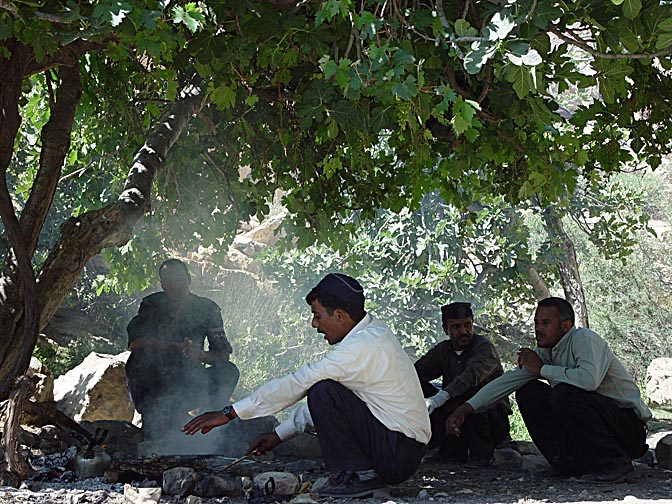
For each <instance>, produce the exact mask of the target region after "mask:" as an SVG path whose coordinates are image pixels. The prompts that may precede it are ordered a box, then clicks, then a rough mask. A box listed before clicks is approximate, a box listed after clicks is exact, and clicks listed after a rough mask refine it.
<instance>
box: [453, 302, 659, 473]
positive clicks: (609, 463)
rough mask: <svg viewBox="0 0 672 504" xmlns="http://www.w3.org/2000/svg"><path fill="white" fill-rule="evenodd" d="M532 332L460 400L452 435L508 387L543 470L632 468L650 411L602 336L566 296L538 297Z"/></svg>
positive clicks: (642, 445)
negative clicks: (510, 363) (495, 374)
mask: <svg viewBox="0 0 672 504" xmlns="http://www.w3.org/2000/svg"><path fill="white" fill-rule="evenodd" d="M534 332H535V336H536V339H537V350H536V352H535V351H534V350H532V349H530V348H521V349H520V352H519V354H518V366H519V367H518V368H517V369H513V370H511V371H507V372H506V373H504V374H503V375H502V376H501V377H499V378H498V379H496V380H494V381H492V382H490V383H489V384H488V385H487V386H486V387H484V388H482V389H481V390H480V391H479V392H478V393H477V394H476V395H475V396H474V397H472V398H471V399H469V401H467V402H466V403H464V404H463V405H462V406H460V407H459V408H458V409H457V410H456V411H455V412H454V413H453V414H452V415H451V416H450V418H449V419H448V422H447V424H448V429H449V431H450V432H453V433H454V434H455V435H459V434H460V432H461V428H462V425H463V423H464V425H466V418H467V417H468V416H469V415H471V414H473V413H474V412H480V411H483V410H485V409H487V408H489V407H490V406H491V405H492V404H494V403H495V402H497V401H499V400H501V399H502V398H503V397H506V396H508V395H509V394H510V393H511V392H514V391H516V402H517V403H518V407H519V408H520V412H521V414H522V416H523V420H524V421H525V425H526V426H527V430H528V432H529V433H530V436H531V437H532V440H533V441H534V443H535V444H536V445H537V447H538V448H539V450H540V451H541V453H542V454H543V455H544V457H545V458H546V459H547V460H548V462H549V463H550V464H551V466H552V469H551V470H550V471H545V472H544V473H543V474H542V475H543V476H565V477H570V476H579V480H580V481H584V482H596V483H616V482H621V481H625V480H627V479H628V478H629V477H630V476H631V474H632V472H633V471H634V468H633V466H632V462H631V460H632V459H635V458H638V457H641V456H642V455H644V454H645V453H646V450H647V448H648V447H647V445H646V422H647V421H648V420H649V419H650V418H651V412H650V411H649V409H648V408H647V407H646V405H645V404H644V402H643V401H642V398H641V395H640V392H639V388H638V387H637V384H636V383H635V381H634V380H633V379H632V377H631V376H630V374H629V373H628V371H627V370H626V369H625V367H624V366H623V364H622V363H621V362H620V361H619V360H618V358H617V357H616V356H615V355H614V352H613V351H612V350H611V349H610V348H609V346H608V345H607V343H606V341H604V339H602V338H601V337H600V336H599V335H598V334H596V333H595V332H593V331H591V330H590V329H585V328H577V327H575V326H574V310H573V309H572V305H571V304H569V303H568V302H567V301H566V300H564V299H562V298H557V297H551V298H546V299H543V300H542V301H540V302H539V303H538V305H537V310H536V312H535V315H534ZM539 378H541V379H544V380H547V381H548V383H544V382H542V381H540V380H539Z"/></svg>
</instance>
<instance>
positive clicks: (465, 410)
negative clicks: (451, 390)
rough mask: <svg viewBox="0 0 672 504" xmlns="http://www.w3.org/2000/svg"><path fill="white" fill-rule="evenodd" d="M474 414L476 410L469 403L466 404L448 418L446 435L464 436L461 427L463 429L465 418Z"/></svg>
mask: <svg viewBox="0 0 672 504" xmlns="http://www.w3.org/2000/svg"><path fill="white" fill-rule="evenodd" d="M473 412H474V408H473V407H472V406H471V404H469V403H464V404H462V405H461V406H460V407H459V408H457V409H456V410H455V411H453V414H452V415H450V416H449V417H448V418H446V434H448V435H449V436H459V435H460V434H462V431H461V430H460V427H462V424H463V423H464V420H465V418H466V417H467V416H468V415H471V414H472V413H473Z"/></svg>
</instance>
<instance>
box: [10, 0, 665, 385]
mask: <svg viewBox="0 0 672 504" xmlns="http://www.w3.org/2000/svg"><path fill="white" fill-rule="evenodd" d="M671 53H672V6H671V5H669V4H668V3H667V2H656V1H644V2H642V1H641V0H601V1H597V2H590V3H583V2H554V1H553V0H520V1H513V2H509V3H502V2H498V1H488V0H479V1H474V0H462V1H458V2H454V3H451V4H449V5H448V4H445V3H444V2H441V1H436V2H428V3H420V2H415V1H410V0H409V1H403V2H391V3H390V2H383V1H378V0H368V1H362V2H351V1H350V0H326V1H324V2H314V1H308V2H299V3H297V2H290V1H286V0H263V1H262V0H249V1H244V2H242V1H226V2H222V1H217V0H206V1H203V2H187V1H178V2H165V1H159V2H156V1H142V0H123V1H122V0H100V1H87V2H79V3H73V2H66V1H62V0H56V1H54V2H49V3H46V4H39V3H30V2H24V1H22V0H8V1H4V2H2V4H0V107H1V108H2V111H3V114H4V115H3V123H2V126H1V129H0V168H2V170H3V174H4V175H5V177H4V180H6V181H7V182H8V187H0V189H2V190H1V191H0V196H1V198H0V203H1V204H0V210H1V211H2V219H3V225H4V227H5V230H6V231H7V237H8V244H9V245H11V247H13V249H14V252H15V255H11V254H8V255H6V259H7V264H6V268H5V271H4V272H3V277H4V278H3V281H6V283H7V285H9V286H10V287H9V288H8V290H7V292H6V293H5V295H6V298H3V304H2V309H0V326H2V332H3V334H6V338H7V340H8V344H7V345H3V348H4V349H5V350H4V351H2V352H0V396H2V395H3V394H5V393H6V390H7V386H8V383H9V381H8V379H9V378H11V377H12V376H15V375H16V373H18V372H20V370H21V368H25V366H26V365H27V357H28V353H29V350H30V347H32V346H33V345H34V341H35V337H36V333H37V328H38V326H40V327H42V326H44V324H45V323H46V321H47V320H48V318H49V317H50V316H51V314H52V313H53V311H54V310H55V307H56V306H58V304H59V303H60V301H61V299H62V297H63V296H64V295H65V293H66V292H67V288H68V287H69V286H71V285H72V282H74V279H75V278H76V275H77V273H78V272H79V271H81V269H82V268H83V265H84V264H85V262H86V259H87V258H88V257H90V256H92V255H94V254H96V253H98V252H99V251H100V250H101V249H104V248H107V247H118V246H122V248H121V249H119V253H118V255H117V257H115V258H114V260H113V261H112V264H113V272H119V271H124V270H128V269H134V270H135V272H136V273H140V276H135V277H115V280H114V282H117V284H118V286H119V287H120V288H124V287H125V288H133V287H140V286H142V285H143V284H146V283H147V278H148V277H149V276H150V272H152V271H153V269H154V267H155V264H156V262H157V259H158V257H157V256H159V255H163V254H164V253H165V251H183V250H194V249H196V248H197V247H198V246H202V247H208V248H212V249H213V250H214V251H215V253H216V254H220V256H221V255H222V254H223V252H224V250H225V244H226V243H227V242H228V241H229V240H230V239H231V236H232V234H233V233H234V232H235V230H236V228H237V224H238V222H239V221H240V220H241V219H244V218H246V217H248V216H249V215H252V214H255V215H257V216H262V215H264V214H266V213H267V212H268V211H269V204H270V203H269V201H270V199H271V198H272V197H273V196H274V195H278V197H280V198H281V200H282V203H283V205H284V206H285V207H286V208H287V209H288V210H289V212H290V218H289V219H287V220H286V221H285V228H286V230H287V231H288V235H289V236H291V237H295V238H296V240H297V241H296V242H295V243H296V244H298V245H299V246H307V245H310V244H312V243H313V242H314V241H315V240H322V241H325V242H330V243H332V244H335V245H337V246H341V247H343V246H344V244H345V243H347V242H346V239H345V238H346V237H347V235H349V234H350V233H352V232H354V231H355V230H356V229H357V226H358V224H359V221H365V220H367V219H373V218H374V217H376V216H377V215H378V214H379V213H380V212H385V211H388V210H389V211H392V212H400V211H402V209H404V208H408V209H409V210H408V212H410V213H412V212H414V211H416V210H417V209H418V208H420V206H421V202H422V201H423V199H424V198H425V197H426V195H428V194H436V195H438V196H440V198H441V199H442V201H443V202H444V203H445V204H447V205H451V206H452V207H454V208H456V209H458V210H457V211H461V212H466V213H465V214H464V215H463V217H461V218H465V219H468V220H472V221H478V219H479V218H480V214H479V208H478V205H486V206H487V205H490V204H491V203H490V201H493V202H497V204H500V202H509V203H513V202H516V203H517V202H528V201H529V200H530V198H534V199H535V203H534V204H535V205H539V206H540V207H543V208H545V207H547V206H548V205H549V203H555V202H557V201H558V200H559V199H563V198H564V200H563V201H569V200H570V198H571V195H574V194H576V189H577V188H578V187H579V185H578V184H579V183H580V181H581V180H584V179H585V180H586V183H587V184H588V185H590V184H596V183H600V182H603V177H604V176H605V174H609V173H611V172H614V171H619V170H624V169H628V168H632V167H638V166H641V165H644V164H648V165H650V166H652V167H654V168H655V167H656V166H658V164H659V163H660V157H661V154H663V153H665V152H666V151H667V150H668V149H669V143H670V131H671V130H670V124H669V121H668V120H667V119H668V117H669V116H670V100H669V98H670V96H669V95H670V92H671V90H672V85H670V84H671V82H670V72H669V70H670V68H672V63H671V56H670V54H671ZM577 94H579V95H580V96H581V97H582V98H583V99H582V100H581V101H576V100H572V101H569V100H568V96H569V95H571V96H575V95H577ZM196 114H197V115H198V119H197V120H196V121H193V120H192V121H189V118H191V117H192V116H193V115H196ZM157 123H160V124H159V126H158V129H154V130H153V131H154V134H153V135H151V136H150V137H151V141H149V140H148V138H150V137H148V136H147V135H148V131H149V130H150V127H156V124H157ZM178 137H180V142H179V144H178V145H177V147H178V148H177V149H173V150H172V151H171V154H170V157H169V158H168V151H169V150H170V148H171V147H172V145H173V143H174V142H176V141H177V139H178ZM146 141H147V143H146ZM143 144H144V147H143ZM133 156H135V157H133ZM131 159H133V160H134V161H133V162H131ZM129 166H131V168H130V170H129ZM10 194H11V198H10ZM119 194H121V196H119ZM155 195H156V197H154V196H155ZM52 201H53V202H54V203H55V205H53V206H51V213H50V214H47V211H46V210H47V209H48V208H49V207H50V204H51V203H52ZM526 204H527V203H526ZM562 204H564V203H562ZM150 209H151V212H152V217H151V218H150V219H148V220H147V221H146V224H145V225H144V226H143V228H142V229H140V230H139V232H138V233H136V235H135V238H134V239H133V241H132V242H130V243H127V242H128V240H129V239H130V238H131V236H132V230H133V227H134V225H135V222H136V221H137V220H138V219H139V217H140V215H142V214H143V213H145V212H147V211H149V210H150ZM560 210H561V213H562V208H561V209H560ZM410 213H409V214H408V215H410ZM15 214H19V215H20V219H21V220H20V222H18V221H17V219H16V215H15ZM61 222H65V225H64V226H63V227H62V228H61V230H60V232H59V233H58V234H53V230H54V229H56V226H57V225H58V224H59V223H61ZM42 229H45V232H43V233H41V234H40V231H41V230H42ZM439 234H440V233H439ZM416 236H417V239H418V240H419V242H418V243H413V244H412V247H413V248H414V249H416V250H417V249H418V247H420V248H422V243H423V238H422V236H419V235H416ZM486 241H487V240H486ZM24 242H25V243H24ZM491 245H492V244H490V243H484V244H483V248H487V247H489V246H491ZM15 259H16V262H15ZM31 260H32V263H33V265H34V266H35V267H36V268H37V270H38V271H39V275H38V284H37V287H35V285H34V276H35V275H34V272H33V271H32V270H31V268H30V261H31ZM17 265H18V266H17ZM445 268H448V270H449V269H450V265H449V264H447V265H446V266H445ZM448 270H447V271H448ZM129 278H130V279H131V280H129ZM139 278H140V280H138V279H139ZM19 279H20V280H19ZM35 291H36V292H35ZM22 301H25V302H23V303H22ZM38 307H39V309H40V310H41V312H40V313H38V314H37V318H38V319H39V320H38V323H37V325H35V324H34V323H33V322H32V321H33V320H34V319H35V318H36V317H35V316H33V315H34V314H33V313H32V311H31V310H36V309H38ZM24 310H25V315H26V318H25V320H24V319H23V316H24ZM26 321H27V322H26ZM24 328H26V334H25V336H24V337H22V339H21V338H19V339H17V338H18V336H17V333H20V332H22V331H23V330H24ZM17 354H18V355H19V358H17Z"/></svg>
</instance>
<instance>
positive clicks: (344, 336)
mask: <svg viewBox="0 0 672 504" xmlns="http://www.w3.org/2000/svg"><path fill="white" fill-rule="evenodd" d="M306 302H307V303H308V304H309V305H310V307H311V310H312V313H313V319H312V326H313V327H314V328H315V329H317V332H318V333H319V334H323V335H324V339H325V340H326V341H327V343H329V344H330V345H335V347H334V349H333V350H332V351H331V352H329V353H328V354H327V355H326V356H325V357H323V358H322V359H321V360H319V361H317V362H313V363H311V364H305V365H303V366H301V367H300V368H299V369H298V370H297V371H295V372H293V373H290V374H288V375H286V376H283V377H281V378H276V379H275V380H271V381H270V382H268V383H266V384H265V385H262V386H261V387H260V388H258V389H257V390H256V391H254V392H253V393H252V394H250V396H248V397H246V398H245V399H242V400H240V401H237V402H235V403H234V404H233V405H230V406H226V407H225V408H224V409H223V410H222V411H214V412H209V413H204V414H203V415H200V416H198V417H196V418H194V419H193V420H192V421H191V422H189V423H188V424H186V425H185V426H184V427H183V429H182V430H183V432H184V433H185V434H188V435H193V434H195V433H197V432H199V431H200V432H202V433H203V434H206V433H208V432H209V431H210V430H211V429H212V428H213V427H217V426H220V425H225V424H227V423H228V422H230V421H231V420H233V419H234V418H236V417H237V416H239V417H240V418H242V419H251V418H256V417H260V416H264V415H272V414H274V413H277V412H279V411H281V410H282V409H284V408H286V407H288V406H290V405H292V404H294V403H296V402H297V401H299V400H300V399H302V398H303V397H306V396H307V398H308V400H307V404H303V405H301V406H299V407H298V408H296V409H294V410H293V411H292V413H291V415H290V418H288V419H287V420H286V421H284V422H283V423H281V424H280V425H278V427H276V429H275V431H274V432H269V433H262V434H260V435H259V436H257V438H256V439H255V440H254V441H253V442H252V445H251V446H250V448H249V451H248V453H252V452H255V451H256V452H258V453H265V452H266V451H268V450H272V449H273V448H275V447H276V446H277V445H278V444H280V443H281V442H282V441H286V440H288V439H290V438H292V437H294V436H296V435H298V434H299V433H302V432H305V431H306V430H308V429H310V430H313V429H314V430H315V431H316V432H317V435H318V439H319V442H320V447H321V449H322V457H323V459H324V463H325V466H326V468H327V470H328V471H330V472H331V473H333V474H332V476H331V477H330V478H329V483H328V484H327V485H326V486H325V487H323V488H322V489H320V490H319V491H318V492H319V493H320V494H321V495H324V496H332V497H344V498H345V497H368V496H371V495H373V493H374V490H376V489H379V488H382V487H384V486H385V484H394V483H399V482H402V481H404V480H406V479H408V478H409V477H410V476H411V475H413V473H414V472H415V471H416V470H417V468H418V466H419V464H420V461H421V459H422V456H423V454H424V453H425V448H426V445H427V442H428V441H429V438H430V435H431V432H430V424H429V416H428V414H427V408H426V406H425V401H424V399H423V395H422V389H421V387H420V382H419V381H418V377H417V375H416V372H415V369H414V367H413V364H412V363H411V361H410V359H409V358H408V356H407V355H406V353H405V352H404V350H403V349H402V347H401V345H400V343H399V341H398V340H397V339H396V337H395V336H394V334H392V332H391V331H390V329H389V328H388V327H387V326H386V325H385V324H384V323H382V322H380V321H379V320H376V319H375V318H374V317H372V316H371V315H369V314H367V313H366V312H365V311H364V290H363V288H362V286H361V285H360V284H359V282H357V281H356V280H355V279H354V278H351V277H349V276H347V275H343V274H338V273H330V274H328V275H327V276H326V277H324V278H323V279H322V280H321V281H320V282H319V283H318V284H317V286H316V287H314V288H313V289H312V290H311V291H310V293H308V295H307V296H306Z"/></svg>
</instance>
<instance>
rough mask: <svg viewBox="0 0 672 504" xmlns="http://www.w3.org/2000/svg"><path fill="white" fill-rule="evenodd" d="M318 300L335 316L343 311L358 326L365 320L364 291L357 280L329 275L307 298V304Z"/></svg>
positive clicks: (338, 274) (339, 275) (336, 274)
mask: <svg viewBox="0 0 672 504" xmlns="http://www.w3.org/2000/svg"><path fill="white" fill-rule="evenodd" d="M315 300H317V301H318V302H319V303H320V304H321V305H322V306H324V308H325V309H326V310H327V313H328V314H329V315H333V313H334V310H343V311H344V312H346V313H347V314H348V315H350V318H351V319H352V321H353V322H354V323H355V324H356V323H357V322H359V321H360V320H362V319H363V318H364V315H366V312H365V311H364V289H363V288H362V286H361V285H360V284H359V282H358V281H357V280H355V279H354V278H352V277H349V276H347V275H343V274H340V273H329V274H328V275H327V276H326V277H324V278H323V279H322V280H321V281H320V283H318V284H317V285H316V286H315V287H313V288H312V290H311V291H310V292H309V293H308V295H307V296H306V303H308V304H311V303H312V302H313V301H315Z"/></svg>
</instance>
